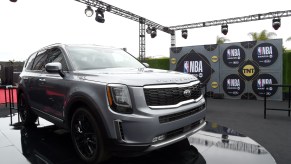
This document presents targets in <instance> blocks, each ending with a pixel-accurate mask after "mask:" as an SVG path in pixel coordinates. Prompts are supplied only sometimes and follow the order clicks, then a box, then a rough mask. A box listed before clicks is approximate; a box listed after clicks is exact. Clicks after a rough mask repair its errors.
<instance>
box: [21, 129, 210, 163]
mask: <svg viewBox="0 0 291 164" xmlns="http://www.w3.org/2000/svg"><path fill="white" fill-rule="evenodd" d="M20 133H21V147H22V152H23V155H24V156H25V157H26V158H27V159H28V160H29V161H30V162H31V163H35V164H43V163H48V164H55V163H62V164H67V163H68V164H69V163H70V164H72V163H76V164H78V163H82V162H81V161H80V160H79V159H78V157H77V155H76V153H75V151H74V148H73V144H72V142H71V138H70V133H68V132H66V131H65V130H62V129H58V128H57V127H56V126H46V127H34V128H24V127H23V128H21V130H20ZM104 163H106V164H111V163H112V164H113V163H118V164H135V163H138V164H148V163H151V164H161V163H167V164H205V163H206V161H205V159H204V158H203V157H202V156H201V154H200V153H199V152H198V150H197V149H196V148H195V147H194V146H192V145H190V144H189V141H188V140H187V139H186V140H183V141H181V142H179V143H177V144H174V145H172V146H169V147H166V148H163V149H160V150H157V151H153V152H151V153H148V154H145V155H143V156H139V157H130V158H129V157H128V158H125V157H112V158H110V159H109V160H107V161H106V162H104Z"/></svg>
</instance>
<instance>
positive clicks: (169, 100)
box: [144, 84, 202, 106]
mask: <svg viewBox="0 0 291 164" xmlns="http://www.w3.org/2000/svg"><path fill="white" fill-rule="evenodd" d="M187 89H188V90H190V91H191V95H190V96H189V97H186V96H185V95H184V91H185V90H187ZM144 94H145V99H146V103H147V105H148V106H164V105H176V104H178V103H179V102H182V101H186V100H190V99H197V98H199V97H200V96H201V94H202V92H201V86H200V84H194V85H192V86H187V87H171V88H163V87H161V88H150V87H149V88H144Z"/></svg>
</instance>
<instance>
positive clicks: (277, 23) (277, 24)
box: [273, 18, 281, 30]
mask: <svg viewBox="0 0 291 164" xmlns="http://www.w3.org/2000/svg"><path fill="white" fill-rule="evenodd" d="M280 27H281V19H280V18H274V19H273V28H274V29H275V30H278V29H279V28H280Z"/></svg>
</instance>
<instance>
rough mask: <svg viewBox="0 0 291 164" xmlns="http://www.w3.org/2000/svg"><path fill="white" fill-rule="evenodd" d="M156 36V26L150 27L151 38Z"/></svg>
mask: <svg viewBox="0 0 291 164" xmlns="http://www.w3.org/2000/svg"><path fill="white" fill-rule="evenodd" d="M156 36H157V29H156V27H152V31H151V38H154V37H156Z"/></svg>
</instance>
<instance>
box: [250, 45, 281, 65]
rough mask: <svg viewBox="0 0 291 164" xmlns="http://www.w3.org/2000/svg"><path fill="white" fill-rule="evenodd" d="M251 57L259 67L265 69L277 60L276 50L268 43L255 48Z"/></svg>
mask: <svg viewBox="0 0 291 164" xmlns="http://www.w3.org/2000/svg"><path fill="white" fill-rule="evenodd" d="M252 56H253V60H254V61H256V62H257V63H258V64H259V66H262V67H267V66H270V65H272V64H273V63H275V61H276V60H277V58H278V49H277V48H276V47H275V46H274V45H272V44H270V43H262V44H260V45H258V46H256V47H255V49H254V51H253V54H252Z"/></svg>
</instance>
